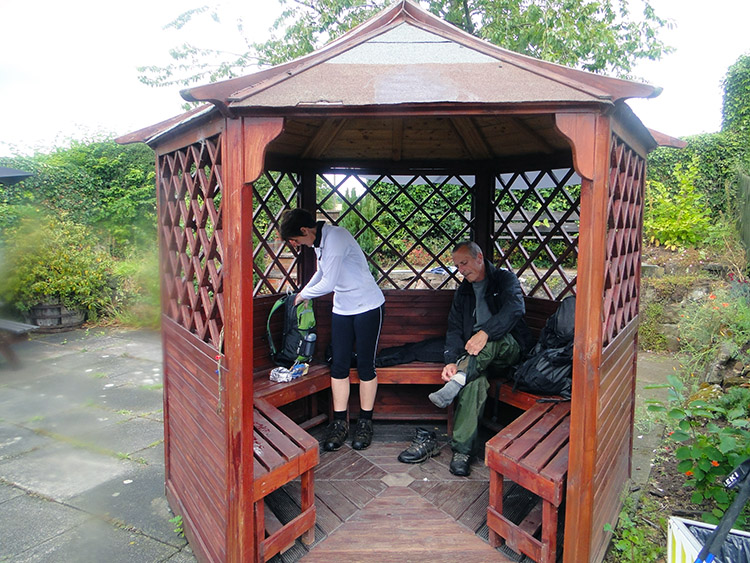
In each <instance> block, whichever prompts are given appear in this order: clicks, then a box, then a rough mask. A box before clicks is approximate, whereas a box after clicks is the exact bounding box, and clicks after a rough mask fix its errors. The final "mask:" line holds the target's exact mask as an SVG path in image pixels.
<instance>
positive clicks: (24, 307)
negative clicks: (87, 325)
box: [0, 217, 111, 329]
mask: <svg viewBox="0 0 750 563" xmlns="http://www.w3.org/2000/svg"><path fill="white" fill-rule="evenodd" d="M5 243H6V244H5V249H4V253H3V254H4V261H5V264H4V265H3V270H4V272H5V275H4V276H3V278H2V279H0V296H1V297H2V299H4V300H5V301H7V302H8V303H10V304H11V305H13V306H14V307H15V308H16V309H17V310H18V311H20V312H21V313H23V314H24V315H25V316H26V318H27V322H29V323H30V324H35V325H38V326H42V327H46V328H53V329H58V328H72V327H75V326H79V325H80V324H81V323H82V322H83V321H84V319H85V317H86V315H88V316H89V317H94V318H95V317H96V316H97V315H98V313H99V312H100V311H101V310H102V309H103V307H104V306H105V305H106V304H107V303H108V302H109V299H110V294H111V289H110V287H109V285H108V284H107V278H108V271H109V265H110V261H109V256H108V255H107V254H106V253H105V252H104V251H102V250H101V249H99V248H98V247H97V245H96V241H95V239H94V237H93V235H92V234H91V232H90V231H89V230H88V229H87V228H86V227H85V226H83V225H79V224H76V223H74V222H72V221H70V220H68V219H66V218H65V217H47V218H43V219H41V220H40V219H32V218H25V219H22V220H21V221H20V223H19V224H18V226H16V227H15V228H13V229H12V230H11V231H10V232H9V233H8V235H7V236H6V240H5Z"/></svg>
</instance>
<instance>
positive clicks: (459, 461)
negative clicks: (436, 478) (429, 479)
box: [449, 452, 471, 477]
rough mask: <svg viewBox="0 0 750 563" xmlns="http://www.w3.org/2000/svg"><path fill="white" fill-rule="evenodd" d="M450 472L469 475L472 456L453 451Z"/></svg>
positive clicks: (462, 475) (464, 475)
mask: <svg viewBox="0 0 750 563" xmlns="http://www.w3.org/2000/svg"><path fill="white" fill-rule="evenodd" d="M449 469H450V472H451V473H453V474H454V475H458V476H460V477H468V476H469V473H471V456H470V455H469V454H462V453H460V452H453V459H451V465H450V468H449Z"/></svg>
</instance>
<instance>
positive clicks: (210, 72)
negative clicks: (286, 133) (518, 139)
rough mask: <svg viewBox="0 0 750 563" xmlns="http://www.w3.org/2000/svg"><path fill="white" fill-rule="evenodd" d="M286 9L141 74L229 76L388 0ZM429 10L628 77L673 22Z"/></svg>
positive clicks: (494, 0)
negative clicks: (230, 48)
mask: <svg viewBox="0 0 750 563" xmlns="http://www.w3.org/2000/svg"><path fill="white" fill-rule="evenodd" d="M279 1H280V3H281V4H282V5H283V6H284V9H283V11H282V13H281V15H280V16H279V17H278V19H277V20H276V21H275V23H274V24H273V26H272V29H271V31H272V33H273V35H272V37H271V38H270V39H269V40H268V41H265V42H262V43H251V42H250V41H249V40H248V39H247V38H246V37H245V36H244V30H243V25H242V21H241V20H238V21H237V22H236V29H237V31H238V32H239V34H240V36H242V39H243V41H244V44H245V46H246V47H247V49H246V51H245V52H243V53H222V52H220V51H216V50H212V49H201V48H198V47H196V46H195V45H192V44H189V43H185V44H183V45H182V46H180V47H177V48H174V49H172V50H171V51H170V55H171V57H172V58H173V60H174V62H173V63H171V64H169V65H167V66H166V67H159V66H148V67H140V68H139V72H140V73H141V74H140V77H139V78H140V80H141V81H142V82H144V83H145V84H149V85H151V86H166V85H174V84H179V85H190V84H195V83H199V82H206V81H216V80H220V79H225V78H232V77H235V76H240V75H241V74H243V73H247V72H248V70H249V67H251V66H254V65H255V64H260V65H275V64H279V63H282V62H285V61H289V60H291V59H294V58H296V57H299V56H302V55H305V54H307V53H310V52H312V51H313V50H315V49H317V48H320V47H322V46H323V45H324V44H325V43H327V42H328V41H331V40H333V39H336V38H337V37H339V36H341V35H343V34H344V33H346V32H347V31H348V30H350V29H351V28H353V27H354V26H356V25H358V24H360V23H362V22H363V21H365V20H367V19H368V18H370V17H371V16H372V15H374V14H375V13H377V12H378V11H380V10H382V9H383V8H385V7H386V6H388V5H390V4H392V3H393V2H394V0H279ZM421 5H422V6H424V7H425V8H426V9H428V10H429V11H430V12H432V13H433V14H436V15H437V16H439V17H441V18H443V19H445V20H447V21H449V22H451V23H453V24H455V25H456V26H457V27H459V28H461V29H463V30H464V31H467V32H468V33H471V34H473V35H475V36H477V37H480V38H482V39H485V40H487V41H490V42H491V43H494V44H496V45H499V46H501V47H505V48H507V49H510V50H513V51H517V52H519V53H523V54H527V55H531V56H533V57H538V58H541V59H544V60H548V61H552V62H555V63H560V64H565V65H572V66H578V67H580V68H582V69H585V70H589V71H592V72H606V73H609V74H615V75H619V76H624V77H627V76H630V73H631V72H632V69H633V66H634V64H635V62H636V61H638V60H640V59H653V60H656V59H659V58H660V57H661V56H662V55H664V54H666V53H669V52H671V50H672V49H671V48H670V47H667V46H666V45H665V44H664V43H663V42H662V41H661V40H660V39H659V38H658V35H659V32H660V31H661V30H662V29H663V28H664V27H669V26H670V25H671V24H670V23H669V22H668V21H667V20H664V19H662V18H660V17H658V16H657V15H656V13H655V12H654V10H653V8H652V6H651V4H650V2H649V0H645V1H644V2H643V14H642V16H641V17H640V18H638V17H634V16H633V14H631V12H630V7H629V1H628V0H536V1H535V2H526V1H523V0H422V2H421ZM201 17H202V18H205V17H210V18H211V19H212V20H213V21H214V22H217V23H218V22H221V17H220V15H219V12H218V10H217V9H216V8H213V9H212V8H209V7H208V6H203V7H201V8H198V9H194V10H189V11H187V12H184V13H183V14H181V15H180V16H179V17H177V18H176V19H175V20H174V21H172V22H170V23H169V24H168V25H167V26H166V28H173V29H181V28H182V27H183V26H184V25H185V24H187V23H188V22H189V21H191V20H193V19H194V18H201Z"/></svg>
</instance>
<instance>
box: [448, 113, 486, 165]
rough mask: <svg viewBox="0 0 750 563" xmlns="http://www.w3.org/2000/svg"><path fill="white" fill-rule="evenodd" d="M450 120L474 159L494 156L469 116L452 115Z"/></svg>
mask: <svg viewBox="0 0 750 563" xmlns="http://www.w3.org/2000/svg"><path fill="white" fill-rule="evenodd" d="M450 121H451V125H453V128H454V129H455V130H456V133H457V134H458V136H459V137H460V138H461V142H462V143H463V144H464V147H466V150H467V151H468V152H469V154H470V155H471V157H472V158H473V159H474V160H484V159H488V158H493V157H494V156H495V155H494V154H493V152H492V149H491V148H490V147H489V145H488V144H487V141H485V139H484V136H483V135H482V132H481V131H480V130H479V128H478V127H477V126H476V124H475V123H474V120H473V119H472V118H471V117H453V118H451V120H450Z"/></svg>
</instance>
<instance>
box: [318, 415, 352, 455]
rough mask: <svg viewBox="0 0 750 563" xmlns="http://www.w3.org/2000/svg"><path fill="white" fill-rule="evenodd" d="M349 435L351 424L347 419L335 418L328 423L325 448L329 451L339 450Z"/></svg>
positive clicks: (324, 441)
mask: <svg viewBox="0 0 750 563" xmlns="http://www.w3.org/2000/svg"><path fill="white" fill-rule="evenodd" d="M347 436H349V425H348V424H347V422H346V421H345V420H334V421H333V422H331V424H329V425H328V430H327V432H326V437H325V440H323V449H324V450H326V451H327V452H332V451H335V450H338V449H339V448H340V447H341V446H343V445H344V442H346V438H347Z"/></svg>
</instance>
